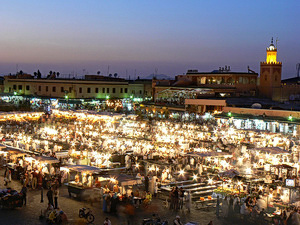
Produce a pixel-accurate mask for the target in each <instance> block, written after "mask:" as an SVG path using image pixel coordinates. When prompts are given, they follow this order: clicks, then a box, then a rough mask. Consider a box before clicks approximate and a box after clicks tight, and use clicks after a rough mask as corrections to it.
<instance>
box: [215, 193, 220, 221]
mask: <svg viewBox="0 0 300 225" xmlns="http://www.w3.org/2000/svg"><path fill="white" fill-rule="evenodd" d="M216 215H217V218H219V217H220V197H219V195H217V205H216Z"/></svg>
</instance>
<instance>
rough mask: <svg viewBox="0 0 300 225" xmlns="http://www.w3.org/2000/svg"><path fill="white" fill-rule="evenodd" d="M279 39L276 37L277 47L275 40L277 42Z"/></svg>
mask: <svg viewBox="0 0 300 225" xmlns="http://www.w3.org/2000/svg"><path fill="white" fill-rule="evenodd" d="M278 41H279V40H278V38H276V48H277V42H278Z"/></svg>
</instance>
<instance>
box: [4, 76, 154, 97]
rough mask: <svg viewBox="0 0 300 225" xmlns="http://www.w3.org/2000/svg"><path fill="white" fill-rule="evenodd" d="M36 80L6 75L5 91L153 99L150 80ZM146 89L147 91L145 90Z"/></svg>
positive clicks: (68, 95)
mask: <svg viewBox="0 0 300 225" xmlns="http://www.w3.org/2000/svg"><path fill="white" fill-rule="evenodd" d="M86 78H87V79H58V78H52V79H43V78H40V79H36V78H34V77H33V76H31V77H27V78H20V77H18V76H5V77H4V93H7V94H14V95H24V96H33V97H47V98H69V99H108V98H117V99H118V98H119V99H122V98H151V95H152V93H151V91H150V92H149V89H150V90H151V81H148V82H144V83H140V82H135V81H127V80H125V79H120V78H109V77H102V78H101V77H100V76H99V78H98V77H97V79H95V77H86ZM145 90H147V91H146V92H145Z"/></svg>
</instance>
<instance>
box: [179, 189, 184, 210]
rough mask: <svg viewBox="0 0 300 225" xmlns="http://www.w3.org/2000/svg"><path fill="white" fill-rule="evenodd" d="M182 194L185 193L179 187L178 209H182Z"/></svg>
mask: <svg viewBox="0 0 300 225" xmlns="http://www.w3.org/2000/svg"><path fill="white" fill-rule="evenodd" d="M184 193H185V191H184V190H183V188H182V187H181V188H180V189H179V209H183V200H184Z"/></svg>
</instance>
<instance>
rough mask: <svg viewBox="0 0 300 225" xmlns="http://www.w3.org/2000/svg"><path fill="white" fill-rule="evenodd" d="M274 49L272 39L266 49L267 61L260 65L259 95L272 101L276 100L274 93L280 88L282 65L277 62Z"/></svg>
mask: <svg viewBox="0 0 300 225" xmlns="http://www.w3.org/2000/svg"><path fill="white" fill-rule="evenodd" d="M276 47H277V46H276ZM276 47H275V46H274V44H273V38H272V40H271V44H270V46H269V47H268V48H267V59H266V61H265V62H261V63H260V85H259V95H260V96H261V97H266V98H270V99H273V100H277V97H278V96H276V95H277V94H276V93H278V91H279V89H280V87H281V69H282V63H281V62H277V48H276Z"/></svg>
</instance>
